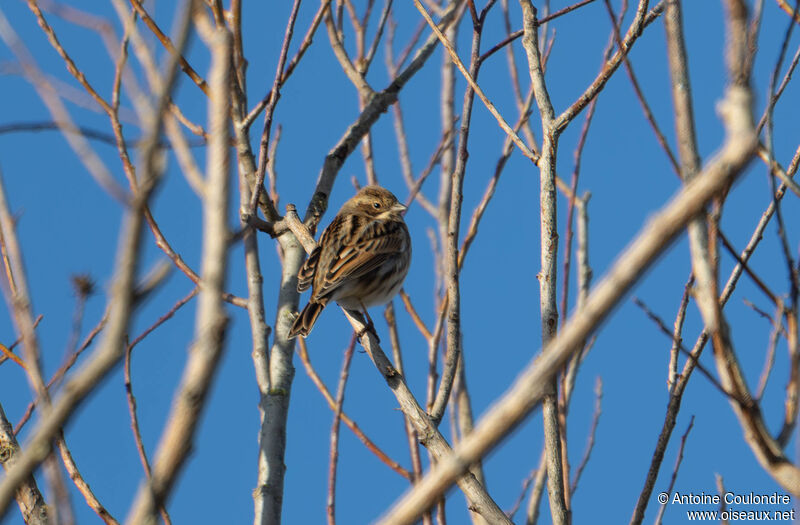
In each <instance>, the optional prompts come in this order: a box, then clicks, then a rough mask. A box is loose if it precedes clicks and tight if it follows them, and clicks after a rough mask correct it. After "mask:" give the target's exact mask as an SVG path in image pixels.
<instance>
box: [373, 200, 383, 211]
mask: <svg viewBox="0 0 800 525" xmlns="http://www.w3.org/2000/svg"><path fill="white" fill-rule="evenodd" d="M372 207H373V208H375V209H376V210H379V209H381V203H380V202H373V203H372Z"/></svg>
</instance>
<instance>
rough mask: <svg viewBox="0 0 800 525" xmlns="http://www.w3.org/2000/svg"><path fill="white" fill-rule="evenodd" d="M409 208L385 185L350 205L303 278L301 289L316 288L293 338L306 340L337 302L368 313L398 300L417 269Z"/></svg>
mask: <svg viewBox="0 0 800 525" xmlns="http://www.w3.org/2000/svg"><path fill="white" fill-rule="evenodd" d="M405 210H406V207H405V206H404V205H402V204H400V202H398V200H397V197H395V196H394V195H393V194H392V193H391V192H390V191H388V190H386V189H384V188H381V187H380V186H365V187H364V188H361V190H360V191H359V192H358V193H356V195H355V196H354V197H353V198H352V199H350V200H349V201H347V202H345V203H344V205H343V206H342V208H341V209H340V210H339V213H338V214H336V217H334V219H333V221H331V223H330V225H328V227H327V228H325V231H324V232H322V236H321V237H320V240H319V244H318V245H317V247H316V248H314V251H312V252H311V255H309V257H308V259H307V260H306V262H305V264H303V267H302V268H300V271H299V272H298V274H297V279H298V282H297V291H298V292H302V291H304V290H307V289H308V288H309V287H311V299H309V301H308V304H307V305H306V307H305V308H303V311H302V312H300V314H299V315H298V316H297V319H295V321H294V324H293V325H292V329H291V330H290V331H289V338H292V337H296V336H298V335H302V336H303V337H306V336H307V335H308V333H309V332H310V331H311V329H312V328H313V327H314V323H315V322H316V321H317V318H318V317H319V314H320V313H321V312H322V310H323V309H324V308H325V306H327V304H328V303H329V302H331V301H335V302H336V303H338V304H339V305H340V306H342V307H344V308H347V309H351V310H358V309H363V310H364V312H365V313H366V309H367V308H368V307H370V306H374V305H378V304H384V303H387V302H389V300H391V298H392V297H394V295H395V294H396V293H397V292H398V291H399V290H400V287H401V286H402V285H403V280H404V279H405V277H406V274H407V273H408V268H409V266H410V265H411V237H410V236H409V235H408V228H407V227H406V223H405V222H403V215H402V214H403V212H404V211H405ZM367 318H369V316H367Z"/></svg>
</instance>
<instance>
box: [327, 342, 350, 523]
mask: <svg viewBox="0 0 800 525" xmlns="http://www.w3.org/2000/svg"><path fill="white" fill-rule="evenodd" d="M355 348H356V336H355V334H353V337H352V338H351V339H350V344H349V345H347V349H346V350H345V351H344V360H343V362H342V372H341V374H339V387H338V388H337V390H336V407H335V408H334V411H333V423H332V425H331V459H330V464H329V466H328V506H327V510H328V523H329V525H335V524H336V464H337V462H338V460H339V428H340V426H341V425H340V423H341V421H342V405H344V388H345V386H346V385H347V378H348V376H349V375H350V362H351V361H352V360H353V351H354V350H355Z"/></svg>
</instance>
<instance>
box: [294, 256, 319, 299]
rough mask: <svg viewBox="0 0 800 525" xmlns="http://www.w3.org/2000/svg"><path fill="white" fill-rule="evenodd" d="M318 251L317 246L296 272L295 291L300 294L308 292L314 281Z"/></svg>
mask: <svg viewBox="0 0 800 525" xmlns="http://www.w3.org/2000/svg"><path fill="white" fill-rule="evenodd" d="M319 254H320V249H319V245H317V247H316V248H314V250H313V251H312V252H311V255H309V256H308V259H306V262H305V263H303V266H301V267H300V271H299V272H297V291H298V292H302V291H305V290H308V288H309V286H311V283H312V282H313V281H314V273H315V272H316V271H317V263H318V262H319Z"/></svg>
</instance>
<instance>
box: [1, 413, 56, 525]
mask: <svg viewBox="0 0 800 525" xmlns="http://www.w3.org/2000/svg"><path fill="white" fill-rule="evenodd" d="M18 455H19V443H17V438H16V437H15V436H14V429H13V428H12V427H11V423H10V422H9V421H8V419H7V418H6V414H5V412H3V407H2V405H0V463H2V464H3V468H4V469H5V470H8V469H10V468H11V467H13V466H14V463H15V462H16V459H17V456H18ZM16 498H17V505H19V510H20V512H21V513H22V519H23V521H25V523H26V524H27V525H48V524H49V523H50V516H49V514H48V511H47V505H46V504H45V502H44V498H43V497H42V493H41V492H39V487H37V486H36V480H35V479H34V477H33V475H28V476H27V478H26V479H25V480H24V481H23V482H22V483H20V485H19V488H18V489H17V493H16Z"/></svg>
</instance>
